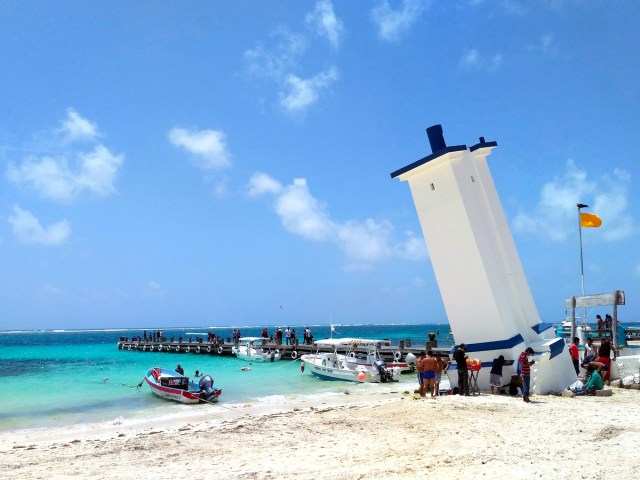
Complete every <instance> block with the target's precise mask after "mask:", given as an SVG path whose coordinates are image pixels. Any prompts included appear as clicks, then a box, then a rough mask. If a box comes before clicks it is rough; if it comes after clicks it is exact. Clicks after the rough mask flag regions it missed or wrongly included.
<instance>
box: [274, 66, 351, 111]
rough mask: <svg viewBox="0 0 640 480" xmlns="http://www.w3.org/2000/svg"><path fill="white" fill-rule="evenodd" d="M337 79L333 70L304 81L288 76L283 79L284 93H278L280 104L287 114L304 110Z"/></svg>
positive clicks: (294, 76) (336, 72) (335, 71)
mask: <svg viewBox="0 0 640 480" xmlns="http://www.w3.org/2000/svg"><path fill="white" fill-rule="evenodd" d="M338 77H339V75H338V71H337V70H336V69H335V68H330V69H329V70H327V71H326V72H321V73H319V74H318V75H316V76H314V77H312V78H309V79H306V80H305V79H302V78H299V77H297V76H296V75H293V74H291V75H288V76H287V78H286V79H285V88H286V91H285V92H280V104H281V105H282V106H283V107H284V108H285V109H286V110H287V111H289V112H297V111H301V110H304V109H306V108H307V107H309V106H311V105H313V104H314V103H316V101H317V100H318V96H319V92H320V91H321V90H323V89H326V88H328V87H329V86H330V85H331V84H332V83H333V82H334V81H336V80H337V79H338Z"/></svg>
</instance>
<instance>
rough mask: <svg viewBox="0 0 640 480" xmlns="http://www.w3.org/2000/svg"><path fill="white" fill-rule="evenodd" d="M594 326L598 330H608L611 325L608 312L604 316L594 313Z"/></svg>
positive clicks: (611, 320)
mask: <svg viewBox="0 0 640 480" xmlns="http://www.w3.org/2000/svg"><path fill="white" fill-rule="evenodd" d="M596 327H597V329H598V330H610V329H611V328H612V327H613V317H612V316H611V315H609V314H608V313H607V314H606V315H605V316H604V320H603V319H602V316H601V315H596Z"/></svg>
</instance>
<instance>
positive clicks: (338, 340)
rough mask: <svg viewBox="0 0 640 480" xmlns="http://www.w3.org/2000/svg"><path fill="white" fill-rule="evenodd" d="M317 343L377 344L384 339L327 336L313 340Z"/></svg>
mask: <svg viewBox="0 0 640 480" xmlns="http://www.w3.org/2000/svg"><path fill="white" fill-rule="evenodd" d="M313 343H314V344H316V345H332V346H335V347H337V346H339V345H353V346H356V345H377V344H379V343H382V340H371V339H366V338H325V339H324V340H316V341H315V342H313Z"/></svg>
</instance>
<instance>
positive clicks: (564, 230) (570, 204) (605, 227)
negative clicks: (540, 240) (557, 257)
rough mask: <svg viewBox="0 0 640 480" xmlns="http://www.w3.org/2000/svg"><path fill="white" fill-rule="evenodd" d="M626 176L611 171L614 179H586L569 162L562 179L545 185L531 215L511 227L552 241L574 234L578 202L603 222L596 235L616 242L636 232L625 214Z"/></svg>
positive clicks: (628, 181) (606, 176)
mask: <svg viewBox="0 0 640 480" xmlns="http://www.w3.org/2000/svg"><path fill="white" fill-rule="evenodd" d="M630 183H631V182H630V176H629V174H628V173H627V172H626V171H624V170H620V169H614V171H613V176H609V175H603V176H602V177H600V178H599V179H596V180H589V178H588V175H587V172H586V171H584V170H581V169H579V168H578V167H577V166H576V165H575V163H574V162H573V161H572V160H568V161H567V164H566V169H565V172H564V174H563V176H562V177H560V178H554V179H553V180H551V181H550V182H547V183H545V184H544V185H543V186H542V189H541V191H540V200H539V201H538V205H537V206H536V207H535V209H534V210H533V211H532V212H526V213H524V212H520V213H518V214H517V215H516V217H515V218H514V221H513V225H514V228H515V230H516V231H518V232H523V233H530V234H532V235H538V236H541V237H544V238H548V239H550V240H552V241H555V242H563V241H565V240H567V239H568V238H570V237H571V236H572V235H574V234H575V231H576V228H577V222H578V216H577V215H578V212H577V208H576V204H577V203H586V204H588V205H589V206H590V207H591V208H589V209H588V210H583V211H588V212H592V213H595V214H597V215H598V216H599V217H600V218H601V219H602V227H600V228H599V229H598V232H599V233H600V234H601V235H602V237H603V238H604V239H605V240H610V241H615V240H621V239H623V238H627V237H629V236H630V235H633V234H635V233H637V231H638V229H637V226H636V225H635V222H634V221H633V219H632V217H631V215H629V214H628V213H627V212H626V208H627V197H628V189H629V185H630Z"/></svg>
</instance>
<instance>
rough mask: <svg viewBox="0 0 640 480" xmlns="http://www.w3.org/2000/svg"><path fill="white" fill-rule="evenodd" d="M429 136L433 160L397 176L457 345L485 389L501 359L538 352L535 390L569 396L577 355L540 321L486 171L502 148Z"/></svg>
mask: <svg viewBox="0 0 640 480" xmlns="http://www.w3.org/2000/svg"><path fill="white" fill-rule="evenodd" d="M427 135H428V137H429V143H430V144H431V150H432V153H431V155H428V156H426V157H424V158H422V159H420V160H417V161H415V162H413V163H411V164H409V165H407V166H406V167H403V168H401V169H399V170H396V171H395V172H393V173H392V174H391V177H392V178H398V179H400V180H402V181H406V182H408V183H409V187H410V189H411V194H412V196H413V201H414V203H415V206H416V210H417V213H418V218H419V220H420V226H421V228H422V233H423V235H424V238H425V241H426V244H427V249H428V250H429V257H430V258H431V263H432V265H433V270H434V272H435V275H436V279H437V282H438V287H439V289H440V294H441V296H442V300H443V303H444V306H445V309H446V312H447V317H448V320H449V324H450V326H451V330H452V332H453V335H454V338H455V339H456V342H458V343H465V344H466V345H467V352H468V353H469V356H470V357H473V358H479V359H480V360H482V366H483V368H482V371H481V372H480V375H479V377H478V384H479V386H480V388H482V389H486V388H488V386H489V369H490V367H491V362H492V360H493V359H494V358H496V357H497V356H499V355H504V357H505V359H507V360H514V361H515V362H516V363H517V359H518V356H519V355H520V352H522V351H524V349H525V348H526V347H532V348H533V349H534V351H535V354H536V355H535V360H536V363H535V364H534V365H533V366H532V372H531V385H532V389H533V391H534V392H535V393H548V392H550V391H559V390H563V389H564V388H566V387H567V386H568V385H570V384H571V383H573V382H574V381H575V379H576V374H575V370H574V368H573V365H572V363H571V359H570V356H569V355H568V354H567V353H565V354H564V355H560V354H561V353H562V351H563V349H564V341H563V340H562V339H560V338H554V337H555V332H554V331H553V328H549V327H550V325H546V324H544V323H542V322H541V321H540V317H539V315H538V311H537V308H536V305H535V302H534V300H533V296H532V295H531V291H530V289H529V284H528V282H527V279H526V277H525V274H524V270H523V269H522V264H521V263H520V258H519V256H518V252H517V250H516V247H515V244H514V241H513V237H512V235H511V230H510V229H509V225H508V223H507V220H506V217H505V214H504V211H503V210H502V206H501V204H500V199H499V198H498V194H497V192H496V189H495V185H494V183H493V179H492V177H491V172H490V171H489V168H488V165H487V156H488V155H489V154H490V153H491V150H492V149H493V148H495V147H496V146H497V143H496V142H487V141H485V139H484V138H483V137H480V141H479V143H477V144H475V145H473V146H471V147H467V146H466V145H455V146H447V145H446V143H445V141H444V136H443V134H442V127H441V126H440V125H434V126H432V127H429V128H428V129H427ZM514 368H515V365H514ZM505 370H507V369H505ZM504 373H505V376H506V375H507V373H508V372H506V371H505V372H504Z"/></svg>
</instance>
